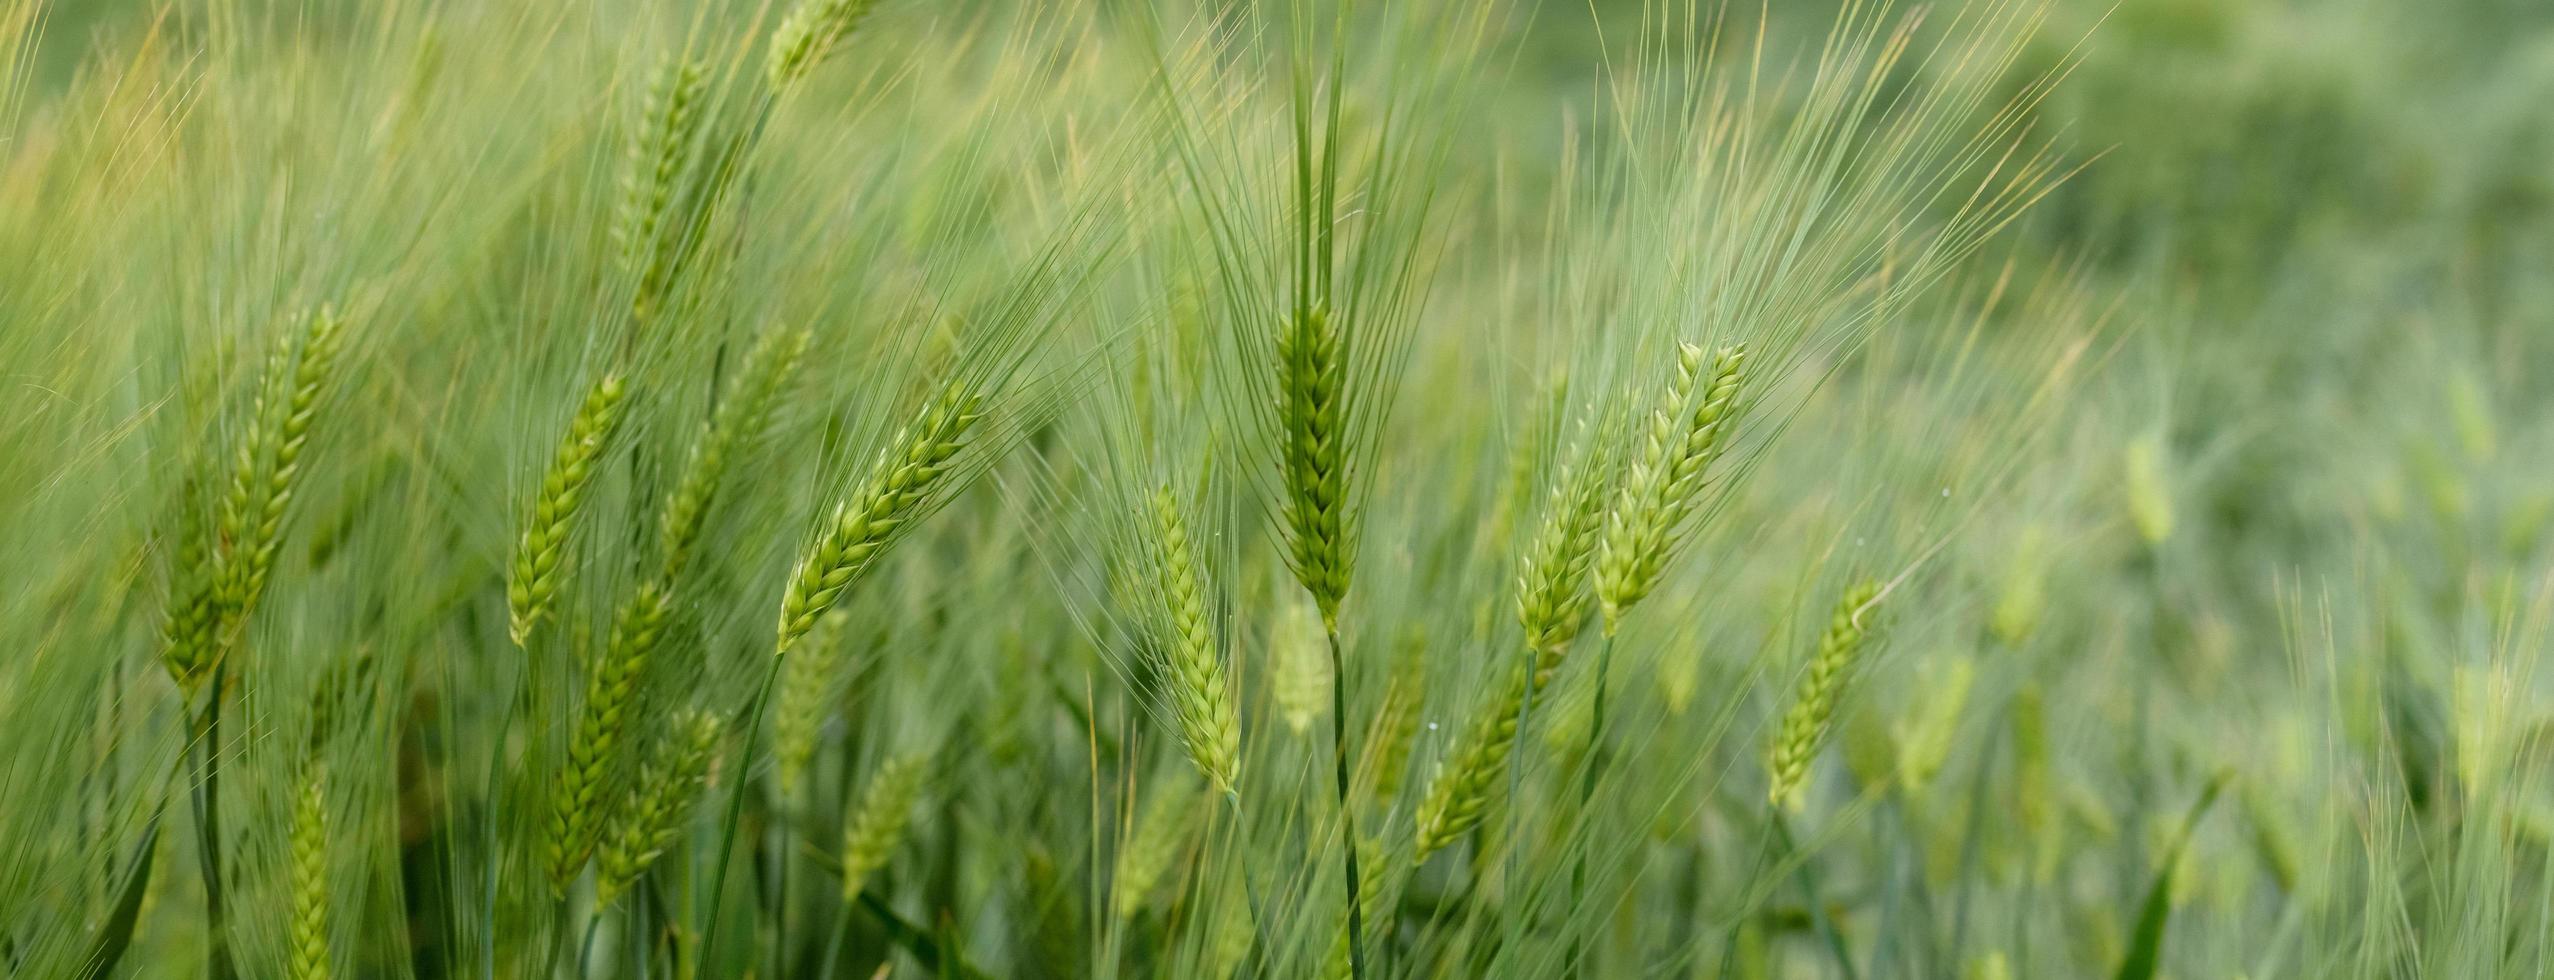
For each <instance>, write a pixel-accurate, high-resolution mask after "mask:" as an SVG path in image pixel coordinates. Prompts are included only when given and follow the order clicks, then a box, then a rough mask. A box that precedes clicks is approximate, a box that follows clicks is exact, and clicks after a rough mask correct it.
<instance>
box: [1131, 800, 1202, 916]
mask: <svg viewBox="0 0 2554 980" xmlns="http://www.w3.org/2000/svg"><path fill="white" fill-rule="evenodd" d="M1153 782H1154V783H1155V784H1156V785H1155V786H1154V788H1153V796H1152V798H1151V799H1148V800H1145V801H1144V806H1143V808H1142V811H1141V812H1140V813H1138V814H1137V815H1136V818H1135V826H1134V828H1133V829H1132V830H1131V831H1130V832H1129V833H1128V834H1127V837H1126V843H1125V844H1124V845H1123V846H1121V847H1120V848H1119V849H1118V852H1117V873H1116V875H1115V876H1113V877H1112V878H1111V881H1110V885H1109V888H1110V890H1111V892H1112V893H1113V900H1114V904H1115V905H1116V910H1117V918H1118V921H1120V922H1124V921H1126V920H1128V919H1132V918H1134V917H1135V914H1136V913H1137V912H1141V911H1143V910H1144V903H1145V901H1146V900H1147V899H1149V898H1150V897H1151V896H1152V894H1153V892H1154V890H1155V886H1158V885H1160V884H1161V881H1162V873H1163V872H1165V871H1168V870H1170V866H1171V862H1172V859H1173V858H1176V857H1178V855H1179V851H1180V849H1181V848H1183V847H1185V846H1187V844H1188V834H1189V829H1190V827H1191V826H1193V821H1192V820H1191V817H1192V816H1194V814H1195V813H1196V810H1197V787H1196V784H1194V783H1192V782H1190V781H1189V779H1188V777H1186V776H1173V777H1172V778H1167V779H1156V780H1154V781H1153Z"/></svg>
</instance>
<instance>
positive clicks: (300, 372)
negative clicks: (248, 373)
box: [161, 307, 345, 691]
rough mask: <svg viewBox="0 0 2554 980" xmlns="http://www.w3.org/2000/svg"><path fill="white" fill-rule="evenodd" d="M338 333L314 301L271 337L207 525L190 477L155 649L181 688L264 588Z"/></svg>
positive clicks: (238, 625)
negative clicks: (292, 328) (298, 320)
mask: <svg viewBox="0 0 2554 980" xmlns="http://www.w3.org/2000/svg"><path fill="white" fill-rule="evenodd" d="M344 336H345V334H344V321H342V320H341V319H339V318H338V316H337V314H336V312H335V310H333V309H331V308H329V307H321V308H319V309H318V310H315V311H313V312H311V313H309V314H306V315H305V316H304V324H303V329H302V330H301V331H299V332H298V333H291V332H288V333H284V334H282V335H280V336H278V337H277V341H276V345H275V348H274V350H273V352H272V353H270V354H269V355H268V356H267V360H266V367H265V370H264V371H263V372H262V373H261V374H260V375H259V378H258V383H257V389H256V391H257V393H256V396H255V398H254V399H253V401H252V402H251V404H250V408H249V422H248V426H247V427H246V430H245V431H244V432H243V433H242V435H241V436H240V438H239V442H238V444H237V445H236V446H234V447H233V448H232V450H231V457H232V466H231V472H230V474H229V476H228V478H227V479H226V480H225V481H224V482H223V492H222V496H221V499H220V500H219V502H218V504H217V506H216V509H215V517H214V521H213V523H212V524H211V525H210V526H209V527H208V526H207V525H206V524H205V523H204V522H203V520H202V518H201V516H200V514H199V512H198V511H197V509H196V499H195V498H196V494H197V492H198V491H197V489H196V488H197V486H198V485H197V484H196V483H195V482H194V481H191V480H190V481H189V482H188V485H187V491H188V492H187V494H186V498H187V499H186V501H185V517H184V518H182V520H183V521H184V523H183V524H181V526H180V528H179V531H178V543H177V561H176V575H175V580H174V581H173V582H172V588H171V595H170V604H169V610H168V613H167V615H166V617H165V620H164V623H163V626H162V640H163V642H164V643H165V646H164V648H163V651H162V654H161V660H162V662H163V664H164V665H165V666H166V667H167V668H168V671H169V674H170V676H171V677H173V678H175V679H176V680H177V682H178V684H179V686H180V687H182V688H184V689H185V690H188V691H193V690H195V689H197V688H198V687H199V686H201V685H202V683H203V679H204V677H205V676H206V675H207V674H208V673H210V672H211V670H212V668H213V666H214V665H215V664H217V663H219V662H220V660H221V658H222V656H223V653H224V651H226V650H227V649H228V648H229V647H230V646H231V645H232V644H233V643H234V642H236V639H237V635H238V633H239V631H240V630H241V629H243V628H244V624H245V623H246V621H247V618H248V615H249V614H250V613H251V612H253V611H255V609H256V607H257V601H258V599H259V598H260V597H261V596H263V595H264V594H265V591H266V581H267V578H268V576H269V574H270V573H271V572H272V571H273V570H274V564H275V554H276V549H277V547H278V546H279V545H280V544H281V542H282V540H283V528H284V521H285V519H286V518H287V517H288V516H289V515H290V513H291V506H292V502H293V500H294V497H295V495H296V491H297V490H298V488H299V487H300V484H301V475H302V469H303V461H302V455H303V452H304V450H306V449H307V448H308V447H309V445H310V435H311V428H312V424H313V422H314V421H315V420H316V419H317V416H318V412H319V405H320V401H321V399H322V397H323V396H324V395H325V394H326V393H327V389H328V386H329V383H330V381H331V379H332V378H333V376H334V374H335V365H336V359H337V353H338V350H339V348H340V346H341V344H342V341H343V339H344Z"/></svg>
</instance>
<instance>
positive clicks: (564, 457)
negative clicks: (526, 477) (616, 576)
mask: <svg viewBox="0 0 2554 980" xmlns="http://www.w3.org/2000/svg"><path fill="white" fill-rule="evenodd" d="M623 393H624V391H623V388H622V383H621V376H620V375H618V374H606V375H604V376H603V377H602V379H601V380H598V381H596V382H595V383H594V387H593V388H591V389H589V390H588V391H587V392H586V394H585V401H584V402H582V403H580V404H579V405H578V406H577V410H576V416H575V417H574V418H572V419H570V420H569V421H568V431H567V435H566V436H565V437H564V438H562V439H560V440H559V448H558V452H557V453H555V454H553V455H552V456H551V457H550V468H549V469H548V471H546V472H544V473H543V474H542V476H541V487H540V491H539V494H538V496H535V497H534V498H533V501H532V512H531V513H530V514H529V515H527V516H526V518H525V520H524V522H523V537H522V539H521V540H520V541H519V542H518V544H517V545H516V547H515V552H514V562H513V564H512V565H511V566H510V568H509V574H508V576H507V579H506V612H507V624H506V631H507V635H509V636H511V637H513V639H514V645H515V646H518V647H520V646H524V645H525V644H526V643H527V642H528V641H529V640H530V639H531V636H532V628H533V627H534V626H536V625H539V624H540V622H541V620H542V618H543V617H546V616H548V615H549V614H550V606H551V604H552V603H553V602H555V601H556V600H557V598H558V590H559V584H560V580H561V579H562V578H564V577H565V571H564V568H563V564H562V562H563V559H564V558H565V557H566V554H567V546H568V540H569V535H570V534H571V532H573V531H574V530H575V528H576V516H577V511H578V510H579V509H580V508H581V507H582V506H583V504H584V502H585V484H586V480H587V479H588V478H590V477H592V476H593V475H594V464H595V461H596V460H598V459H600V458H602V455H603V448H604V444H605V443H606V441H608V440H609V439H610V438H611V435H612V428H613V425H614V424H615V423H616V422H617V421H618V420H619V418H620V407H621V396H622V394H623Z"/></svg>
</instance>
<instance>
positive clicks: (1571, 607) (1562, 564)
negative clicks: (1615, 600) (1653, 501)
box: [1516, 440, 1608, 657]
mask: <svg viewBox="0 0 2554 980" xmlns="http://www.w3.org/2000/svg"><path fill="white" fill-rule="evenodd" d="M1591 443H1592V440H1591ZM1594 448H1595V447H1594V446H1593V445H1592V444H1591V445H1588V446H1585V447H1583V448H1582V449H1581V450H1580V452H1579V453H1578V457H1579V458H1578V459H1577V460H1576V461H1575V462H1574V463H1573V464H1571V465H1565V466H1563V467H1562V468H1561V471H1560V474H1559V477H1558V478H1557V479H1555V480H1553V481H1552V489H1551V491H1550V494H1549V499H1548V501H1547V502H1546V503H1545V504H1544V507H1543V520H1542V523H1541V524H1540V525H1538V526H1537V527H1536V528H1535V532H1534V538H1533V540H1532V541H1531V542H1529V543H1528V544H1527V546H1526V551H1525V559H1524V561H1523V563H1522V564H1521V565H1520V567H1519V571H1518V573H1517V582H1516V607H1517V608H1516V616H1517V622H1518V624H1519V625H1521V626H1523V627H1524V628H1525V644H1526V647H1527V648H1528V649H1531V650H1533V651H1534V652H1535V653H1537V654H1538V655H1542V656H1550V657H1557V656H1560V655H1562V654H1563V653H1565V652H1567V651H1568V650H1569V647H1570V641H1572V640H1574V639H1576V638H1577V637H1578V634H1579V629H1580V627H1581V626H1582V625H1584V624H1585V623H1586V621H1587V607H1588V594H1587V569H1588V564H1589V562H1590V561H1591V559H1592V558H1593V556H1594V555H1595V551H1596V533H1597V529H1598V528H1599V527H1600V526H1602V525H1603V523H1604V518H1605V507H1604V504H1605V491H1606V488H1607V483H1608V479H1607V473H1606V471H1605V466H1604V462H1603V460H1602V459H1601V458H1600V457H1598V456H1597V455H1596V454H1595V452H1594Z"/></svg>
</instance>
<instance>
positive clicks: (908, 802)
mask: <svg viewBox="0 0 2554 980" xmlns="http://www.w3.org/2000/svg"><path fill="white" fill-rule="evenodd" d="M922 763H923V758H922V757H921V756H919V755H900V756H896V757H895V758H892V759H889V760H887V762H886V763H885V764H884V765H881V766H879V767H878V771H877V772H876V773H875V774H872V775H871V776H870V777H869V785H868V786H867V787H866V788H864V789H862V790H861V793H860V802H859V804H858V805H857V806H855V807H854V808H853V809H852V812H851V818H850V819H849V820H847V821H845V822H844V826H843V843H842V896H843V901H845V902H857V901H859V900H860V891H861V889H863V888H865V887H867V886H868V884H869V876H871V875H873V874H876V873H877V872H878V869H880V868H883V867H886V865H887V858H888V857H890V856H892V855H893V854H894V853H895V849H896V845H897V844H899V843H902V842H903V841H904V835H905V822H906V821H907V820H909V819H911V817H912V815H913V804H914V801H915V800H916V799H918V798H919V797H920V796H921V795H922V777H923V766H922Z"/></svg>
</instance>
